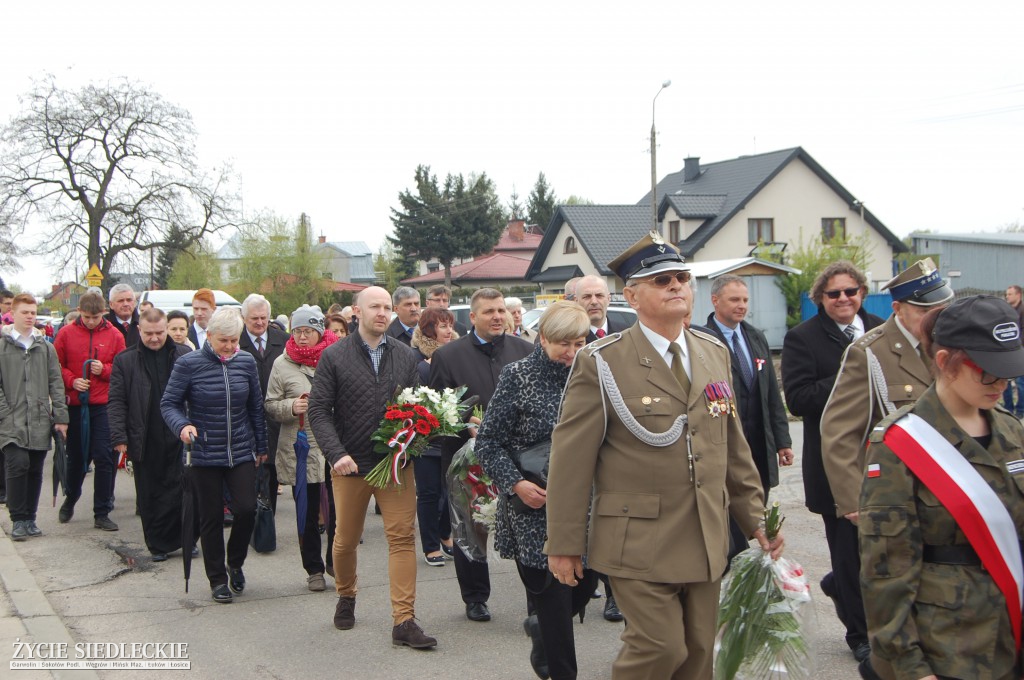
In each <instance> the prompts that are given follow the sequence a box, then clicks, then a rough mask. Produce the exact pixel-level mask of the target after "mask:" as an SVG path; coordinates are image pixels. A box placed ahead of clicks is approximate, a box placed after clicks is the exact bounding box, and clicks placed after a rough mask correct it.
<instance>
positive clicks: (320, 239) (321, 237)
mask: <svg viewBox="0 0 1024 680" xmlns="http://www.w3.org/2000/svg"><path fill="white" fill-rule="evenodd" d="M317 240H318V241H319V242H320V243H321V244H323V243H327V237H326V236H324V235H323V234H320V238H318V239H317Z"/></svg>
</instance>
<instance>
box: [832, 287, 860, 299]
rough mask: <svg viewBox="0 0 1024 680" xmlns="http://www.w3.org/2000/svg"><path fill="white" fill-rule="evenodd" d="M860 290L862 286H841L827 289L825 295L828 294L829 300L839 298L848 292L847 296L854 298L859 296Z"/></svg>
mask: <svg viewBox="0 0 1024 680" xmlns="http://www.w3.org/2000/svg"><path fill="white" fill-rule="evenodd" d="M859 292H860V288H840V289H839V290H826V291H825V295H827V296H828V299H829V300H838V299H839V296H840V295H842V294H843V293H846V297H848V298H854V297H857V293H859Z"/></svg>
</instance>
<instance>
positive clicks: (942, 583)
mask: <svg viewBox="0 0 1024 680" xmlns="http://www.w3.org/2000/svg"><path fill="white" fill-rule="evenodd" d="M922 336H923V347H924V350H925V351H926V352H927V353H928V356H929V357H930V358H931V359H932V370H933V372H934V373H935V374H936V381H935V384H934V385H933V386H932V387H930V388H929V389H928V390H927V391H926V392H925V393H924V394H923V395H922V396H921V398H920V399H919V400H918V402H917V403H916V404H914V405H913V406H907V407H904V408H902V409H900V410H899V411H897V412H896V413H895V414H893V415H892V416H890V417H889V418H887V419H885V420H884V421H882V422H881V423H880V424H879V426H878V427H876V428H875V430H874V431H873V432H872V433H871V436H870V444H869V448H868V452H867V461H866V463H867V467H866V469H865V479H864V483H863V486H862V490H861V500H860V506H861V507H860V550H861V564H862V566H861V585H862V589H863V593H864V605H865V610H866V613H867V620H868V629H869V635H870V638H871V648H872V656H871V658H870V659H869V660H868V661H865V662H864V663H862V664H861V667H860V672H861V675H862V676H863V677H865V678H877V677H882V678H886V679H892V678H895V679H896V680H919V679H921V680H924V679H929V678H935V679H937V678H961V679H964V680H966V679H968V678H970V679H971V680H989V679H991V680H1009V679H1011V678H1012V679H1013V680H1019V678H1020V677H1021V663H1020V648H1019V644H1018V642H1017V640H1016V639H1015V627H1017V628H1018V630H1019V621H1020V616H1019V612H1020V606H1021V604H1020V581H1019V580H1017V581H1016V582H1014V579H1013V578H1011V579H1010V580H1009V582H1007V581H1006V580H1005V579H1003V580H1001V581H1000V582H999V583H998V584H997V579H996V578H995V577H994V576H993V573H994V572H993V571H992V569H991V568H990V567H992V566H993V564H994V563H998V562H999V560H1001V559H1002V560H1003V562H1004V564H1005V565H1006V566H1007V567H1008V569H1007V571H1008V572H1010V573H1013V572H1014V570H1015V569H1016V574H1017V579H1019V578H1020V564H1021V558H1020V550H1021V547H1020V541H1021V539H1022V538H1024V428H1022V427H1021V423H1020V421H1018V420H1017V419H1016V418H1014V417H1013V416H1012V415H1010V414H1008V413H1006V412H1005V411H1002V410H1001V409H996V408H995V407H996V405H997V404H998V403H999V398H1000V395H1001V394H1002V392H1003V390H1004V389H1005V387H1006V382H1007V379H1008V378H1013V377H1016V376H1018V375H1021V374H1024V349H1022V347H1021V340H1020V328H1019V325H1018V322H1017V318H1016V314H1015V313H1014V311H1013V310H1012V309H1011V308H1010V306H1009V305H1007V304H1006V303H1005V302H1003V301H1002V300H1000V299H998V298H994V297H989V296H976V297H971V298H966V299H963V300H960V301H958V302H956V303H954V304H953V305H951V306H950V307H948V308H947V309H945V310H937V309H936V310H933V311H931V312H929V313H928V315H927V316H926V317H925V319H924V320H923V321H922ZM947 442H948V444H947ZM950 445H951V446H950ZM915 447H919V448H915ZM943 456H945V457H943ZM961 457H962V458H961ZM965 461H966V462H965ZM958 470H959V471H960V472H964V471H965V472H966V474H960V475H959V476H957V475H958V474H959V473H958V472H957V471H958ZM972 470H973V472H972ZM940 479H945V480H949V479H953V480H954V481H955V482H956V484H954V485H953V488H955V489H956V490H957V491H960V490H961V489H962V490H963V492H964V493H966V494H967V495H968V496H969V497H970V500H971V502H970V503H967V504H966V505H968V506H971V505H976V506H977V507H978V508H979V509H982V514H983V515H984V517H985V518H987V519H986V521H985V522H983V524H984V526H985V527H986V528H987V530H990V532H991V535H992V536H995V535H997V534H998V531H999V529H1000V528H1003V529H1005V530H1006V531H1005V532H1004V533H1003V534H1002V536H1004V537H1005V540H1004V541H1003V543H1002V544H1000V546H1001V548H1000V549H999V550H995V551H993V550H991V549H988V547H986V546H985V543H984V541H982V540H979V539H978V538H977V536H978V534H977V533H976V532H975V531H974V530H973V529H972V528H971V527H972V526H973V523H970V522H967V523H965V522H963V521H961V522H958V521H957V519H956V518H954V516H953V514H952V513H951V512H950V510H948V509H947V507H946V505H945V504H944V502H946V503H948V504H949V505H950V507H954V508H955V507H957V506H955V505H954V504H952V503H950V502H949V499H950V495H949V491H946V490H943V488H942V487H941V486H940V485H939V484H937V480H940ZM957 480H959V481H957ZM932 488H935V489H938V490H939V494H938V495H936V493H933V491H932V490H931V489H932ZM989 488H990V489H991V492H992V493H989ZM983 498H987V499H988V500H989V501H990V502H989V504H988V505H985V501H984V500H982V499H983ZM1001 506H1005V511H1004V508H1003V507H1001ZM956 514H957V517H958V518H965V517H966V516H967V515H969V514H970V513H967V515H965V514H964V510H962V509H958V510H956ZM993 517H998V519H992V518H993ZM965 530H966V532H967V533H965ZM976 548H978V550H976ZM979 553H981V554H980V555H979ZM1000 555H1001V556H1002V557H1000ZM993 560H995V562H993ZM1007 583H1009V586H1010V587H1009V588H1007ZM1000 585H1003V588H1000ZM1014 587H1016V592H1014V589H1013V588H1014ZM1007 592H1008V593H1010V599H1011V604H1010V605H1009V606H1008V604H1007V598H1006V597H1004V593H1007ZM1014 610H1015V612H1014ZM1011 612H1014V613H1011ZM1014 614H1016V616H1015V615H1014ZM1014 619H1016V620H1014Z"/></svg>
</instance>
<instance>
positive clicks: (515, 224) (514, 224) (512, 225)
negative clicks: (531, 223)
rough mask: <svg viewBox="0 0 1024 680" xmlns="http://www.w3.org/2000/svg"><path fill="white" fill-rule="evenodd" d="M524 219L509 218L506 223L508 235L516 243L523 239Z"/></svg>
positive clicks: (524, 230)
mask: <svg viewBox="0 0 1024 680" xmlns="http://www.w3.org/2000/svg"><path fill="white" fill-rule="evenodd" d="M525 233H526V220H510V221H509V223H508V237H509V238H510V239H512V240H513V241H515V242H516V243H522V242H523V241H524V240H525Z"/></svg>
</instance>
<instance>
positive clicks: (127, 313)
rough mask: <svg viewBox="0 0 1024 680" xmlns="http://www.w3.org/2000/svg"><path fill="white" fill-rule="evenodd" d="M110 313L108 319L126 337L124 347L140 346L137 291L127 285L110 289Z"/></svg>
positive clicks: (120, 284)
mask: <svg viewBox="0 0 1024 680" xmlns="http://www.w3.org/2000/svg"><path fill="white" fill-rule="evenodd" d="M107 299H108V301H109V303H110V311H109V312H107V314H106V319H107V321H109V322H110V323H111V325H112V326H113V327H114V328H116V329H117V330H119V331H121V335H123V336H124V346H125V348H127V349H131V348H132V347H135V346H136V345H137V344H139V312H138V310H137V309H135V291H134V290H132V287H131V286H129V285H128V284H127V283H119V284H117V285H115V286H113V287H111V289H110V294H109V295H108V297H107Z"/></svg>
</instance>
